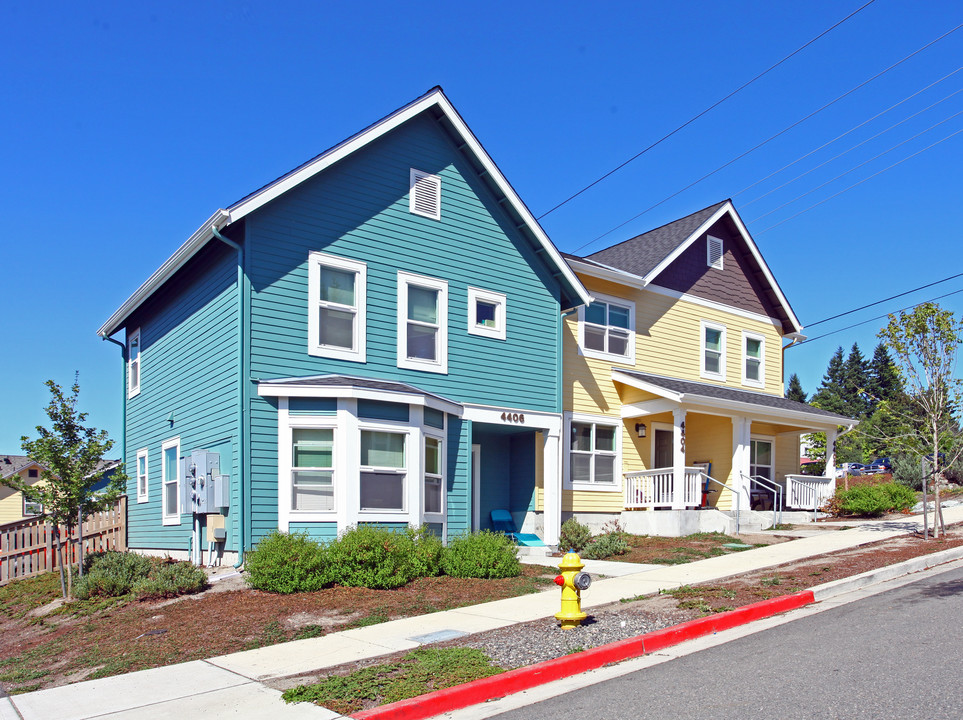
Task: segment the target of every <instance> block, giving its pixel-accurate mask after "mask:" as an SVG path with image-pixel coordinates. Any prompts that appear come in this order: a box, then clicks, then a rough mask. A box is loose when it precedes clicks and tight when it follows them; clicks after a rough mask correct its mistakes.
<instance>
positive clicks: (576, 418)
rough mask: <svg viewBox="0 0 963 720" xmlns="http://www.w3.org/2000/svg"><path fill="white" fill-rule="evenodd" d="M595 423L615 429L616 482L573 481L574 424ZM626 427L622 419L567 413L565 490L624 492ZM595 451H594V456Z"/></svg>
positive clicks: (563, 450)
mask: <svg viewBox="0 0 963 720" xmlns="http://www.w3.org/2000/svg"><path fill="white" fill-rule="evenodd" d="M573 422H576V423H594V424H596V425H611V426H613V427H614V428H615V465H614V466H613V468H612V475H613V477H614V478H615V482H613V483H611V484H608V483H595V482H592V483H584V482H573V481H572V423H573ZM623 432H624V426H623V423H622V420H621V418H618V417H612V416H608V415H584V414H581V413H571V412H567V413H565V427H564V435H563V442H562V478H563V482H562V487H563V489H565V490H589V491H592V492H619V493H621V492H622V484H623V483H622V433H623ZM594 452H595V451H593V454H594Z"/></svg>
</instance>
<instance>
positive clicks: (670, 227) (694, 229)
mask: <svg viewBox="0 0 963 720" xmlns="http://www.w3.org/2000/svg"><path fill="white" fill-rule="evenodd" d="M726 215H728V216H729V218H730V219H731V220H732V222H733V224H734V225H735V227H736V230H737V231H738V233H739V235H740V236H741V237H742V240H743V241H744V242H745V244H746V247H747V248H748V250H749V254H750V257H751V258H752V262H753V263H754V264H755V265H756V267H757V268H758V271H759V274H760V275H761V276H762V282H763V285H764V286H765V288H766V290H767V291H768V293H769V294H771V299H772V300H773V304H774V305H775V306H776V307H777V308H778V310H779V311H780V312H781V314H782V315H783V317H782V318H780V319H781V320H782V321H783V324H784V326H787V327H788V329H789V333H788V334H797V333H800V332H802V325H801V324H800V323H799V320H798V319H797V318H796V314H795V313H794V312H793V309H792V307H791V306H790V305H789V301H788V300H787V299H786V296H785V295H784V294H783V292H782V289H781V288H780V287H779V284H778V283H777V282H776V278H775V277H774V276H773V274H772V271H771V270H770V269H769V266H768V265H767V264H766V261H765V260H764V259H763V257H762V253H760V252H759V248H758V247H757V246H756V243H755V242H754V241H753V239H752V237H751V236H750V235H749V231H748V230H747V229H746V226H745V224H744V223H743V222H742V218H740V217H739V213H737V212H736V209H735V207H734V206H733V204H732V200H723V201H722V202H718V203H716V204H715V205H710V206H709V207H707V208H703V209H702V210H698V211H696V212H694V213H692V214H691V215H686V216H685V217H684V218H680V219H678V220H674V221H673V222H670V223H668V224H666V225H663V226H661V227H658V228H656V229H654V230H649V231H648V232H646V233H642V234H641V235H637V236H636V237H634V238H630V239H628V240H625V241H623V242H620V243H618V244H617V245H612V246H611V247H607V248H605V249H604V250H599V251H598V252H596V253H592V254H591V255H588V256H586V257H584V258H577V257H575V256H571V255H569V256H567V257H568V258H569V262H570V263H572V264H574V267H575V268H576V269H578V270H584V271H586V272H588V273H592V272H593V269H597V270H600V271H601V275H602V276H603V277H606V278H607V279H611V280H614V281H615V282H619V281H623V282H628V283H629V284H632V285H637V286H639V287H645V286H646V285H649V284H650V283H651V282H652V281H653V280H655V279H656V278H657V277H658V276H659V274H660V273H661V272H662V271H663V270H665V269H666V268H667V267H668V266H669V265H670V264H672V262H673V261H674V260H675V259H676V258H678V257H679V256H680V255H681V254H682V253H683V252H685V251H686V250H687V249H688V248H689V247H690V246H691V245H692V244H693V243H694V242H696V241H697V240H698V239H699V238H701V237H702V236H703V235H704V234H705V233H706V232H708V230H709V228H711V227H712V226H713V225H715V224H716V223H717V222H718V221H719V220H720V219H721V218H723V217H724V216H726ZM619 276H622V277H619Z"/></svg>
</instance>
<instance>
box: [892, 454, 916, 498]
mask: <svg viewBox="0 0 963 720" xmlns="http://www.w3.org/2000/svg"><path fill="white" fill-rule="evenodd" d="M893 480H894V481H896V482H897V483H899V484H900V485H903V486H905V487H908V488H909V489H910V490H922V489H923V467H922V465H921V464H920V461H919V458H913V457H911V456H909V455H897V456H896V457H894V458H893Z"/></svg>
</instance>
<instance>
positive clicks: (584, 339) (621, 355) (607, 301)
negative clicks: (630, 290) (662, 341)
mask: <svg viewBox="0 0 963 720" xmlns="http://www.w3.org/2000/svg"><path fill="white" fill-rule="evenodd" d="M595 297H596V300H595V302H593V303H592V304H590V305H589V306H588V307H581V308H579V311H578V312H579V345H580V346H581V349H582V354H583V355H586V356H588V357H595V358H600V359H602V360H613V361H615V362H624V363H634V362H635V303H632V302H628V301H626V300H621V299H619V298H608V297H605V296H602V295H596V296H595Z"/></svg>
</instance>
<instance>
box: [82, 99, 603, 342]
mask: <svg viewBox="0 0 963 720" xmlns="http://www.w3.org/2000/svg"><path fill="white" fill-rule="evenodd" d="M431 107H437V108H438V109H439V110H441V112H442V113H443V114H444V116H445V118H446V119H447V120H448V121H449V122H450V123H451V124H452V126H453V127H454V129H455V132H457V133H458V135H459V136H460V137H461V138H462V139H463V140H464V143H465V148H466V149H467V150H469V151H471V153H472V154H473V155H474V156H475V158H476V159H477V160H478V162H479V163H480V164H481V165H482V167H483V168H484V170H485V171H486V172H487V173H488V175H489V177H490V178H491V179H492V181H493V182H494V183H495V185H496V186H497V187H498V189H499V190H500V191H501V192H502V193H503V194H504V195H505V197H506V198H507V199H508V202H509V203H510V204H511V206H512V208H513V209H514V210H515V211H516V212H517V213H518V214H519V216H520V217H521V218H522V221H523V223H524V225H525V226H527V227H528V229H529V230H530V231H531V232H532V234H533V235H534V236H535V238H536V240H537V241H538V243H539V245H541V247H542V249H543V250H544V251H545V254H546V255H547V256H548V258H549V262H550V263H551V264H554V266H555V267H556V268H558V271H559V274H561V275H562V277H564V278H565V280H566V281H567V282H568V283H569V285H570V286H571V287H572V289H573V290H574V291H575V293H576V294H577V295H578V299H579V300H581V304H588V303H589V302H591V301H592V296H591V294H590V293H589V291H588V290H586V289H585V288H584V287H583V286H582V283H581V282H579V279H578V278H577V277H576V276H575V273H574V272H573V271H572V269H571V268H570V267H569V266H568V265H567V264H566V262H565V260H564V259H563V258H562V256H561V254H559V252H558V250H557V249H556V248H555V246H554V245H553V244H552V241H551V240H549V238H548V235H546V234H545V231H544V230H542V227H541V225H539V224H538V221H537V220H536V219H535V217H534V216H533V215H532V214H531V212H529V210H528V208H527V207H526V206H525V203H523V202H522V200H521V198H519V197H518V195H517V194H516V193H515V190H514V189H513V188H512V186H511V185H510V184H509V183H508V180H507V179H505V177H504V176H503V175H502V173H501V170H499V169H498V166H497V165H495V162H494V161H493V160H492V159H491V157H489V155H488V153H487V152H486V151H485V148H483V147H482V145H481V143H480V142H478V139H477V138H476V137H475V136H474V134H473V133H472V132H471V130H469V129H468V126H467V125H466V124H465V122H464V120H462V119H461V116H460V115H459V114H458V112H457V111H456V110H455V108H454V107H453V106H452V104H451V103H450V102H449V101H448V98H447V97H445V94H444V93H443V92H442V91H441V88H435V89H434V90H431V91H430V92H428V93H427V94H426V95H423V96H422V97H420V98H418V99H417V100H415V101H414V102H412V103H410V104H408V105H406V106H405V107H403V108H401V109H399V110H396V111H395V112H394V113H392V114H391V115H389V116H388V117H386V118H384V119H383V120H381V121H379V122H377V123H375V124H374V125H371V126H370V127H368V128H367V129H365V130H362V131H361V132H360V133H358V134H356V135H354V136H352V137H350V138H348V139H347V140H345V141H344V142H342V143H341V144H340V145H336V146H335V147H333V148H331V149H330V150H328V151H327V152H325V153H323V154H322V155H319V156H318V157H317V158H315V159H314V160H312V161H310V162H309V163H307V164H306V165H304V166H302V167H300V168H298V169H297V170H295V171H293V172H291V173H289V174H288V175H285V176H284V177H281V178H278V179H277V180H275V181H274V182H273V183H271V184H270V185H268V186H267V187H265V188H263V189H261V190H259V191H257V192H256V193H254V194H252V195H249V196H248V197H246V198H244V199H243V200H241V201H240V202H238V203H237V204H236V205H232V206H231V207H229V208H228V209H226V210H218V211H217V212H216V213H214V214H213V215H212V216H211V217H210V218H209V219H208V220H207V222H205V223H204V224H203V225H201V227H200V228H198V229H197V230H196V231H195V232H194V234H193V235H191V237H190V238H188V240H187V242H185V243H184V244H183V245H182V246H181V247H180V248H179V249H178V250H177V251H176V252H175V253H174V254H173V255H172V256H171V257H170V258H169V259H168V260H167V262H165V263H164V264H163V265H161V267H160V268H158V269H157V271H156V272H154V274H153V275H151V276H150V278H148V279H147V281H146V282H145V283H144V284H143V285H141V286H140V287H139V288H138V289H137V291H135V292H134V294H133V295H131V296H130V298H128V299H127V301H126V302H125V303H124V304H123V305H121V307H120V308H118V310H117V311H116V312H115V313H114V314H113V315H111V317H110V319H109V320H108V321H107V322H106V323H104V324H103V325H102V326H101V328H100V330H98V331H97V334H98V335H100V336H101V337H107V336H108V335H111V334H113V333H114V332H116V331H117V329H118V328H119V327H120V325H121V324H122V323H123V321H124V320H125V319H126V318H127V316H128V315H129V314H130V313H131V312H133V311H134V310H135V309H137V307H139V306H140V305H141V303H143V302H144V301H145V300H146V299H147V298H148V297H150V295H151V294H153V292H154V291H155V290H156V289H157V288H159V287H160V286H161V285H162V284H163V283H164V282H166V281H167V280H168V279H169V278H170V277H171V276H172V275H173V274H174V273H175V272H176V271H177V270H178V269H180V268H181V267H182V266H183V265H184V263H186V262H187V261H188V260H190V258H191V257H193V256H194V255H195V254H196V253H197V252H198V251H199V250H200V249H201V248H202V247H203V246H204V245H205V244H206V243H207V242H208V241H209V240H211V238H212V237H213V232H212V228H214V229H216V230H220V229H221V228H223V227H225V226H226V225H230V224H231V223H233V222H237V221H238V220H240V219H241V218H243V217H245V216H246V215H249V214H251V213H252V212H254V211H255V210H257V209H258V208H260V207H262V206H263V205H265V204H267V203H269V202H271V201H272V200H274V199H275V198H277V197H279V196H280V195H283V194H284V193H286V192H287V191H288V190H290V189H292V188H294V187H296V186H297V185H300V184H301V183H303V182H304V181H305V180H308V179H310V178H312V177H314V176H315V175H317V174H318V173H319V172H321V171H322V170H325V169H326V168H328V167H330V166H331V165H333V164H334V163H336V162H338V161H339V160H342V159H343V158H345V157H347V156H348V155H350V154H351V153H353V152H355V151H356V150H358V149H360V148H362V147H364V146H365V145H368V144H369V143H372V142H374V141H375V140H377V139H378V138H380V137H382V136H383V135H385V134H386V133H389V132H391V131H392V130H394V129H395V128H397V127H398V126H399V125H402V124H403V123H405V122H407V121H409V120H411V119H412V118H413V117H415V116H416V115H418V114H420V113H422V112H424V111H425V110H427V109H429V108H431Z"/></svg>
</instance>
